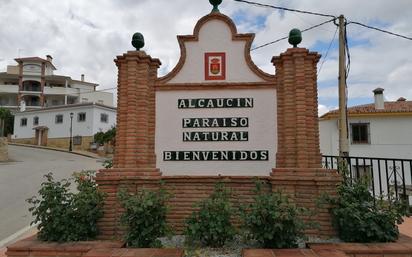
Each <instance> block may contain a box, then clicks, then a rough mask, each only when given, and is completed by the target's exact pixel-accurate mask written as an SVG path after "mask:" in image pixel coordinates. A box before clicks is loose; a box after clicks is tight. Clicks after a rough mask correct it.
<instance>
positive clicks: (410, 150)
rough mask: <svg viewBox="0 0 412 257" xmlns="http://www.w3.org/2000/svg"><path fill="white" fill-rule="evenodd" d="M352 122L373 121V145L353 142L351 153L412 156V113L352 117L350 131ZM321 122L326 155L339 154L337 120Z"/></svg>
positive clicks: (358, 154) (371, 126)
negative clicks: (405, 114)
mask: <svg viewBox="0 0 412 257" xmlns="http://www.w3.org/2000/svg"><path fill="white" fill-rule="evenodd" d="M351 123H370V144H352V143H351V141H349V154H350V155H351V156H364V157H381V158H403V159H412V137H411V132H410V131H411V128H412V116H392V117H390V116H381V117H376V116H375V117H362V118H350V119H349V133H350V124H351ZM319 125H320V143H321V152H322V154H326V155H330V154H331V155H337V154H338V152H339V150H338V147H339V132H338V128H337V121H336V120H325V121H320V123H319ZM350 138H351V135H350V134H349V140H350Z"/></svg>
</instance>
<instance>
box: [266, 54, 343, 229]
mask: <svg viewBox="0 0 412 257" xmlns="http://www.w3.org/2000/svg"><path fill="white" fill-rule="evenodd" d="M319 58H320V55H319V54H317V53H313V52H309V51H308V50H307V49H304V48H290V49H288V50H287V51H286V52H285V53H282V54H281V55H280V56H276V57H273V59H272V63H273V64H274V65H275V67H276V78H277V103H278V106H277V119H278V145H277V147H278V150H277V153H276V168H274V169H273V170H272V173H271V178H270V180H271V184H272V189H273V190H274V191H276V190H279V189H281V190H282V191H284V192H285V193H287V194H288V195H289V197H290V198H291V199H292V200H293V201H294V202H295V203H296V204H297V205H299V206H302V207H305V208H308V209H310V210H312V211H313V212H314V214H313V215H311V216H310V217H305V219H310V220H313V221H316V222H318V224H319V225H320V227H319V228H318V229H313V230H308V231H307V232H306V233H307V234H308V235H312V236H316V237H328V236H333V235H335V231H334V230H333V227H332V223H331V217H330V214H329V212H328V210H327V208H326V207H327V206H324V207H323V208H320V207H318V206H317V205H316V199H317V198H319V197H320V196H321V195H322V194H324V193H325V194H328V195H333V194H336V186H337V184H338V183H339V182H340V181H341V178H340V176H339V175H338V174H337V172H336V170H326V169H322V165H321V154H320V148H319V125H318V94H317V77H316V76H317V74H316V64H317V62H318V61H319Z"/></svg>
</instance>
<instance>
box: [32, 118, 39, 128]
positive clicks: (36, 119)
mask: <svg viewBox="0 0 412 257" xmlns="http://www.w3.org/2000/svg"><path fill="white" fill-rule="evenodd" d="M33 125H35V126H36V125H39V117H37V116H36V117H34V118H33Z"/></svg>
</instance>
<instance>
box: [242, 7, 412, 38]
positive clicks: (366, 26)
mask: <svg viewBox="0 0 412 257" xmlns="http://www.w3.org/2000/svg"><path fill="white" fill-rule="evenodd" d="M235 1H236V0H235ZM348 24H356V25H359V26H362V27H365V28H368V29H374V30H377V31H380V32H383V33H387V34H390V35H392V36H396V37H401V38H404V39H408V40H412V37H407V36H404V35H401V34H398V33H394V32H390V31H388V30H384V29H380V28H376V27H372V26H369V25H366V24H363V23H360V22H356V21H350V22H349V23H348Z"/></svg>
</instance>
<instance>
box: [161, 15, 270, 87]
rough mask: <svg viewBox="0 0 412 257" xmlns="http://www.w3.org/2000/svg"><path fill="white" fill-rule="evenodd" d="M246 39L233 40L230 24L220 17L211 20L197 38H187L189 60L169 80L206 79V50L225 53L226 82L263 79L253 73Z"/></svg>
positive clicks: (204, 81)
mask: <svg viewBox="0 0 412 257" xmlns="http://www.w3.org/2000/svg"><path fill="white" fill-rule="evenodd" d="M245 44H246V41H232V33H231V30H230V28H229V26H228V25H227V24H226V23H225V22H223V21H221V20H211V21H208V22H207V23H206V24H204V25H203V26H202V27H201V29H200V31H199V41H198V42H192V41H190V42H186V43H185V46H186V61H185V63H184V65H183V67H182V69H181V70H180V72H179V73H178V74H177V75H176V76H175V77H174V78H173V79H171V80H170V81H169V82H168V83H185V82H189V83H207V82H215V83H216V82H219V80H212V81H210V80H209V81H206V80H205V75H204V70H205V68H204V53H205V52H225V53H226V80H225V82H262V81H263V79H262V78H260V77H258V76H257V75H256V74H255V73H253V72H252V71H251V70H250V68H249V66H248V65H247V63H246V60H245V57H244V56H245V54H244V50H245Z"/></svg>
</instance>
